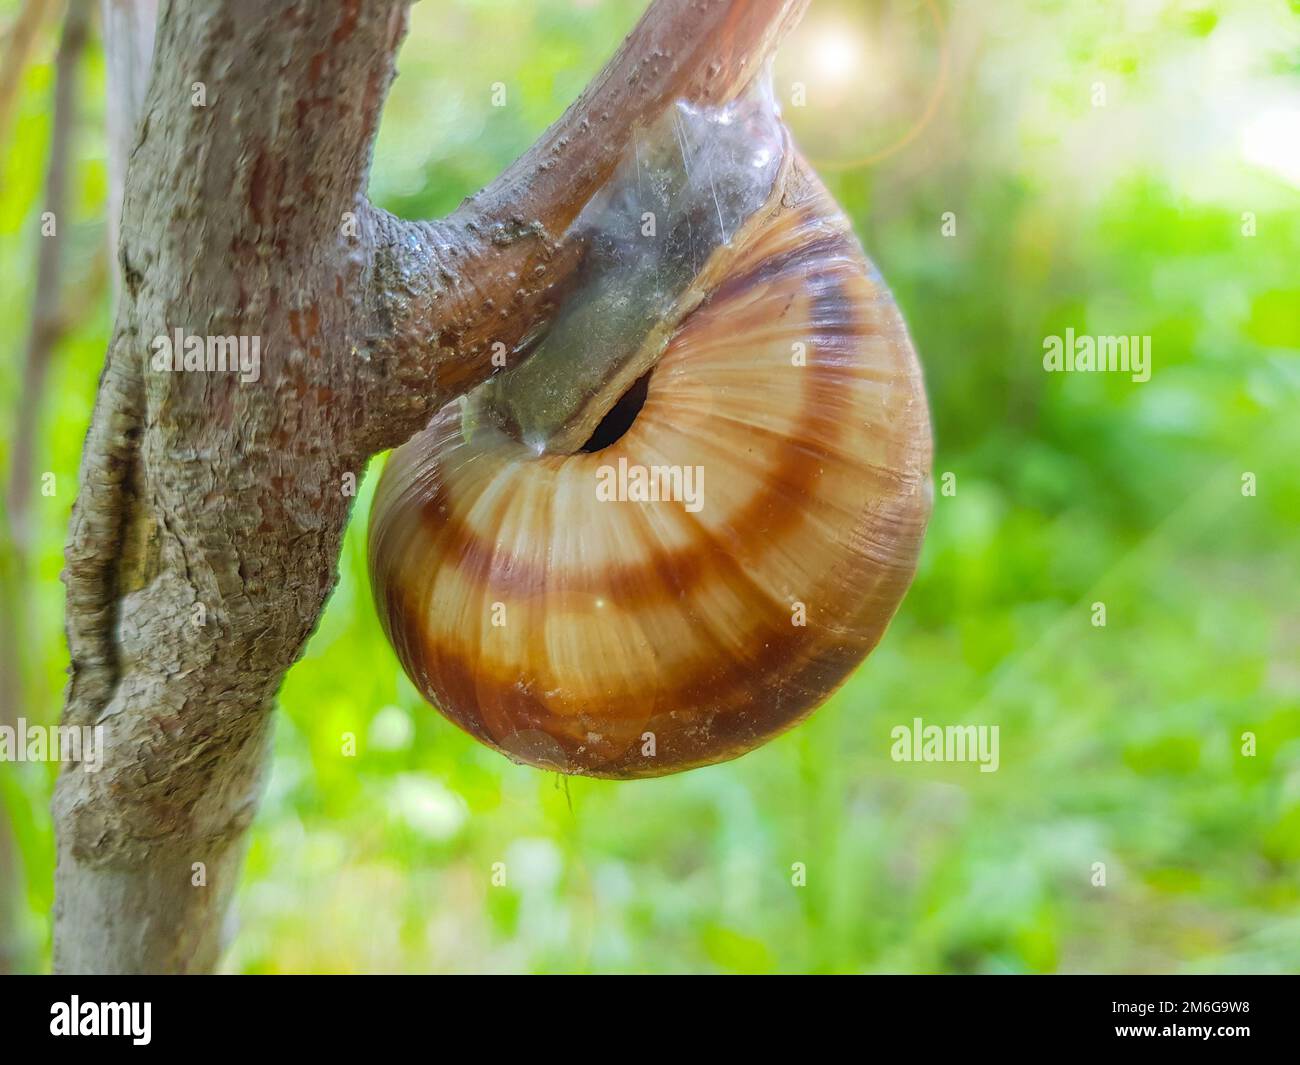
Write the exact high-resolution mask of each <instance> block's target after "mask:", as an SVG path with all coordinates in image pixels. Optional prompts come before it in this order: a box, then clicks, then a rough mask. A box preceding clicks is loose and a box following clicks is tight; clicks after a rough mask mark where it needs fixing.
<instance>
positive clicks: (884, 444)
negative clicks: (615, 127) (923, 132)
mask: <svg viewBox="0 0 1300 1065" xmlns="http://www.w3.org/2000/svg"><path fill="white" fill-rule="evenodd" d="M565 243H566V244H567V246H569V247H571V248H575V249H577V252H576V254H578V255H579V257H580V260H581V261H580V265H579V267H578V269H577V270H576V271H575V274H574V280H573V283H572V285H571V286H570V288H569V289H568V290H567V291H566V293H565V296H564V299H563V302H562V305H561V306H560V307H559V309H558V310H557V312H556V313H555V315H554V316H553V317H552V320H551V322H550V325H549V327H548V328H547V330H546V332H545V334H544V335H542V336H540V337H532V338H529V340H528V342H527V344H528V349H527V351H528V358H526V359H524V360H522V361H519V362H517V363H516V364H515V365H513V366H511V367H510V368H509V369H505V370H502V371H500V372H498V373H497V374H496V376H494V377H492V378H491V379H489V380H488V381H486V382H485V383H484V384H483V385H481V386H479V387H478V388H477V389H476V390H475V391H474V392H472V393H471V394H470V395H468V396H466V397H462V398H461V399H460V400H457V401H456V402H453V403H450V404H448V405H447V406H445V407H443V408H442V409H441V410H440V411H439V412H438V413H437V414H436V415H435V416H434V417H433V419H432V420H431V422H430V424H429V426H428V428H427V429H425V430H424V431H423V432H422V433H420V434H418V435H417V436H416V437H415V438H413V439H412V440H411V441H409V442H408V443H406V444H405V445H403V446H402V447H400V448H398V449H397V450H395V451H394V452H393V453H392V454H391V456H390V457H389V461H388V463H387V466H386V468H385V469H384V472H383V474H382V476H381V478H380V482H379V484H378V487H377V489H376V494H375V498H374V503H373V506H372V511H371V517H370V530H369V565H370V572H371V580H372V586H373V591H374V597H375V603H376V606H377V609H378V612H379V615H380V618H381V620H382V623H383V626H384V629H385V632H386V634H387V636H388V638H389V641H390V642H391V643H392V645H393V647H394V649H395V650H396V652H397V655H398V658H399V659H400V661H401V663H402V665H403V667H404V668H405V670H406V673H407V675H408V676H409V677H410V679H411V681H412V682H413V683H414V685H415V686H416V688H417V689H418V690H419V691H420V692H421V693H422V694H423V696H424V697H425V698H426V699H428V700H429V702H431V703H432V704H433V705H434V706H435V707H436V708H437V709H439V710H440V711H441V712H442V713H443V714H444V715H445V716H446V717H448V718H449V719H450V720H451V721H453V722H454V723H455V724H457V725H459V726H460V727H461V728H462V729H464V730H466V731H467V732H469V733H470V734H471V735H473V736H475V737H476V738H477V739H479V740H480V741H482V742H483V743H485V744H487V745H489V746H491V747H493V748H496V749H497V750H499V751H501V752H502V753H504V754H506V755H508V756H509V757H510V758H512V759H514V760H515V761H518V762H524V763H528V764H531V765H535V766H540V767H545V768H548V769H556V770H559V771H561V772H565V773H577V774H584V775H590V776H601V777H614V778H634V777H653V776H660V775H665V774H668V773H672V772H677V771H680V770H685V769H690V768H694V767H698V766H703V765H709V764H712V763H716V762H721V761H724V760H727V759H730V758H735V757H737V756H739V755H742V754H744V753H746V752H748V751H750V750H753V749H754V748H755V747H758V746H759V745H761V744H762V743H764V742H766V741H767V740H768V739H770V738H772V737H774V736H776V735H777V734H779V733H781V732H783V731H785V730H786V729H789V728H791V727H792V726H794V725H795V724H797V723H798V722H799V721H801V720H803V719H804V718H805V717H806V716H807V715H809V714H810V713H811V712H812V711H813V710H814V709H816V708H817V707H818V706H819V705H821V704H822V703H823V702H824V701H825V700H826V698H827V697H828V696H829V695H830V693H831V692H833V691H834V690H835V689H836V688H837V687H838V686H839V685H840V684H841V683H842V682H843V680H844V679H845V678H846V677H847V676H848V675H849V674H850V673H851V672H852V671H853V670H854V668H855V667H856V666H857V665H858V664H859V663H860V662H861V661H862V660H863V659H864V658H865V657H866V656H867V654H868V653H869V652H870V651H871V650H872V649H873V648H874V647H875V646H876V644H877V643H878V641H879V640H880V638H881V636H882V635H883V633H884V631H885V628H886V626H887V625H888V623H889V621H890V620H891V618H892V616H893V614H894V612H895V610H896V609H897V607H898V605H899V603H900V601H901V600H902V597H903V595H904V593H905V591H906V589H907V587H908V585H909V583H910V581H911V578H912V575H913V573H914V570H915V566H916V560H917V555H918V552H919V549H920V544H921V540H922V537H923V534H924V530H925V524H926V521H927V519H928V516H929V511H930V503H931V487H930V451H931V447H930V428H929V417H928V412H927V407H926V401H925V393H924V390H923V387H922V379H921V371H920V367H919V364H918V362H917V359H916V356H915V353H914V351H913V347H912V343H911V340H910V338H909V335H908V332H907V328H906V326H905V324H904V322H903V319H902V317H901V315H900V313H899V311H898V309H897V307H896V305H895V303H894V301H893V299H892V297H891V296H890V294H889V291H888V290H887V288H886V287H885V284H884V282H883V280H882V279H881V277H880V275H879V274H878V273H877V272H876V270H875V268H874V267H873V266H872V265H871V263H870V262H869V261H868V259H867V258H866V256H865V254H864V253H863V251H862V248H861V246H860V245H859V243H858V241H857V239H856V238H855V237H854V235H853V233H852V230H851V228H850V224H849V221H848V219H847V218H846V217H845V215H844V213H843V212H842V211H841V210H840V208H839V207H838V206H837V205H836V204H835V202H834V201H833V200H832V198H831V196H830V195H829V193H828V192H827V190H826V189H825V187H824V186H823V185H822V184H821V183H820V181H819V180H818V179H817V177H816V176H815V175H814V174H813V172H812V171H811V169H810V167H809V166H808V164H807V162H806V161H805V160H803V159H802V158H801V157H800V156H799V155H798V153H797V152H796V151H795V150H794V148H793V146H792V142H791V139H790V136H789V134H788V132H787V130H786V129H785V127H784V126H783V125H782V123H781V121H780V117H779V113H778V110H777V108H776V106H775V104H774V102H773V100H772V96H771V88H770V79H769V77H768V76H766V75H765V76H762V77H757V78H755V79H754V82H753V84H752V85H751V86H750V87H749V88H747V89H746V90H745V91H744V92H742V93H740V94H738V95H737V96H736V97H735V98H734V99H732V100H730V101H729V102H727V103H725V104H721V105H716V106H713V107H707V108H706V107H695V106H692V105H691V104H690V103H689V102H685V101H679V102H678V103H677V104H676V105H675V106H674V107H672V108H671V109H670V110H669V112H668V113H667V114H665V115H664V116H663V117H662V118H661V119H659V120H658V121H656V122H654V123H652V124H650V125H648V126H647V127H646V128H644V129H642V130H639V131H637V133H636V136H635V137H634V138H633V144H632V146H631V148H630V149H629V151H628V153H627V157H626V158H625V159H623V160H622V162H621V163H620V165H619V166H618V168H617V169H616V171H615V173H614V174H613V176H612V178H611V179H610V181H609V183H608V185H607V187H606V188H605V189H603V190H602V192H601V193H600V194H599V195H598V196H597V197H595V198H594V199H593V200H592V201H591V202H590V203H588V204H587V206H586V207H585V208H584V209H583V211H582V212H581V214H580V215H579V217H578V218H577V220H576V221H575V222H574V223H573V226H572V228H571V230H570V232H569V233H567V234H566V235H565Z"/></svg>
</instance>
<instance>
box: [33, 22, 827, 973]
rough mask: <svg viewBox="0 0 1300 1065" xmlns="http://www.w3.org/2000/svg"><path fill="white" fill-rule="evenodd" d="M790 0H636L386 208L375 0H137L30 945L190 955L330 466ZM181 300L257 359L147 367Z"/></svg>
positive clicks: (296, 646)
mask: <svg viewBox="0 0 1300 1065" xmlns="http://www.w3.org/2000/svg"><path fill="white" fill-rule="evenodd" d="M802 6H803V0H752V2H744V0H713V2H707V0H660V2H659V3H657V4H656V5H655V6H654V8H653V9H652V10H651V11H650V13H649V14H648V15H647V16H646V18H645V19H644V20H643V21H642V23H641V24H640V25H639V26H638V27H637V29H636V30H635V31H634V32H633V34H632V35H631V36H630V37H629V39H628V40H627V42H625V44H624V47H623V49H622V50H621V51H620V52H619V54H618V55H617V56H616V57H615V58H614V59H613V60H612V61H611V63H610V65H609V67H608V68H607V69H606V71H605V72H604V73H603V74H602V75H601V76H600V77H599V78H598V79H597V80H596V81H595V82H593V84H592V86H591V88H589V89H588V90H587V92H586V93H585V94H584V95H583V97H582V98H581V99H580V100H579V101H578V102H577V103H576V104H575V105H574V106H573V107H572V108H571V109H570V110H569V111H568V112H567V113H566V114H565V116H564V117H563V118H562V119H560V121H559V122H558V123H557V124H556V125H555V126H554V127H553V128H552V129H551V130H550V131H548V132H547V133H546V134H545V135H544V136H543V138H542V139H541V140H540V141H539V142H538V144H537V145H536V146H534V148H533V149H532V150H531V151H530V152H529V153H527V154H526V155H525V156H524V157H523V158H522V159H521V160H520V161H519V162H518V163H516V164H515V165H514V166H513V167H511V168H510V169H509V170H507V171H506V173H505V174H503V175H502V177H501V178H500V179H499V180H498V182H496V183H494V184H493V185H492V186H491V187H490V188H489V189H487V190H485V191H484V192H483V193H481V194H479V195H478V196H477V197H472V198H471V199H470V200H468V201H467V202H466V204H465V205H464V206H463V207H462V208H461V209H460V210H459V211H458V212H456V214H454V215H453V216H452V217H450V218H449V219H446V220H444V221H442V222H439V223H413V222H404V221H401V220H398V219H396V218H393V217H392V216H390V215H388V214H386V213H384V212H382V211H378V210H376V209H375V208H373V207H371V206H370V205H369V203H368V202H367V201H366V200H365V197H364V185H365V179H366V174H367V170H368V166H369V160H370V150H371V142H372V139H373V136H374V132H375V128H376V126H377V124H378V119H379V114H380V110H381V107H382V103H383V99H384V96H385V93H386V91H387V88H388V85H389V82H390V81H391V78H392V74H393V57H394V54H395V51H396V49H397V46H398V43H399V41H400V39H401V36H402V33H403V30H404V26H405V13H406V4H405V3H404V2H402V0H371V2H362V0H341V2H338V3H325V2H322V0H310V2H309V0H298V2H291V0H243V2H241V0H175V2H167V0H164V3H163V5H162V9H161V11H160V14H159V21H158V27H157V40H156V45H155V48H154V62H153V73H152V81H151V83H150V85H149V89H148V94H147V96H146V98H145V103H144V113H143V116H142V119H141V123H140V127H139V133H138V142H137V144H136V145H135V147H134V150H133V152H132V154H131V162H130V169H129V173H128V176H127V180H126V193H125V200H124V206H123V212H122V224H121V246H120V266H121V270H122V277H123V286H122V295H121V299H120V302H119V307H118V316H117V325H116V328H115V332H114V336H113V339H112V342H111V344H110V346H109V351H108V356H107V361H106V366H105V370H104V375H103V378H102V380H101V385H100V393H99V397H98V400H97V404H96V409H95V414H94V418H93V422H92V425H91V429H90V432H89V435H88V438H87V442H86V448H85V453H84V456H83V462H82V472H81V482H80V494H79V496H78V499H77V502H76V505H75V507H74V511H73V519H72V526H71V530H70V536H69V542H68V547H67V567H66V570H65V580H66V583H67V588H68V618H67V625H68V639H69V645H70V649H71V656H72V668H71V682H70V684H69V688H68V695H67V706H66V709H65V723H69V724H79V725H94V724H101V725H103V726H104V729H105V736H104V740H105V755H104V768H103V769H102V770H101V771H100V772H98V773H87V772H85V771H84V770H83V769H82V768H80V767H75V768H72V769H69V770H68V771H67V772H65V773H64V774H63V775H62V776H61V778H60V780H59V783H58V786H57V789H56V794H55V801H54V809H55V817H56V823H57V828H58V837H59V849H58V870H57V874H56V896H57V903H56V912H55V966H56V968H57V969H59V970H64V971H78V972H140V971H146V972H155V971H156V972H195V971H205V970H208V969H210V968H212V967H213V965H214V964H215V962H216V959H217V957H218V955H219V952H220V948H221V943H222V935H221V928H222V923H223V915H224V914H225V913H226V911H227V908H228V904H229V901H230V897H231V895H232V893H233V891H234V888H235V885H236V881H237V877H238V870H239V864H240V857H241V853H242V844H243V839H244V835H245V832H246V829H247V828H248V825H249V823H250V821H251V819H252V817H253V815H254V813H255V810H256V806H257V799H258V795H259V790H260V786H261V780H262V773H263V768H264V766H265V763H266V754H267V746H268V737H269V733H270V724H271V722H270V710H271V706H272V702H273V699H274V696H275V693H276V691H277V690H278V688H279V686H280V683H281V680H282V679H283V677H284V674H285V672H286V671H287V670H288V668H289V666H290V665H291V664H292V663H293V662H294V661H295V660H296V659H297V658H298V657H299V655H300V654H301V652H302V649H303V646H304V644H305V643H306V640H307V638H308V637H309V635H310V634H311V632H312V630H313V628H314V627H315V625H316V623H317V620H318V619H319V617H320V613H321V610H322V608H323V606H324V603H325V601H326V598H327V597H328V595H329V593H330V591H331V589H332V587H333V585H334V581H335V577H336V564H337V560H338V554H339V548H340V543H341V539H342V535H343V530H344V527H345V525H346V523H347V520H348V514H349V510H350V506H351V502H352V495H351V492H350V488H351V486H352V484H353V483H354V479H355V480H359V479H360V476H361V473H362V471H363V468H364V465H365V463H366V461H367V459H368V458H369V457H370V456H371V455H373V454H374V453H376V452H377V451H379V450H382V449H384V448H387V447H391V446H393V445H396V444H399V443H401V442H402V441H404V440H405V439H406V438H408V437H409V436H410V435H411V434H412V433H414V432H416V431H418V430H419V429H421V428H423V426H424V424H425V423H426V422H427V420H428V417H429V415H430V414H431V413H432V412H433V411H434V410H436V409H437V408H438V407H439V406H441V405H442V404H443V403H445V402H446V401H447V400H448V399H450V398H453V397H454V396H456V395H458V394H460V393H462V392H464V391H465V390H467V389H468V388H470V387H472V386H473V385H474V384H476V383H478V382H479V381H481V380H482V379H484V378H485V377H486V376H487V375H488V373H489V372H490V371H491V365H490V361H489V359H490V351H491V345H492V343H493V342H494V341H498V340H499V341H501V342H503V343H505V344H506V345H507V346H508V347H514V346H515V345H516V344H517V343H518V342H519V341H520V340H521V339H522V338H523V337H525V336H526V335H527V334H528V333H529V331H530V329H531V328H532V327H533V326H534V325H535V324H536V323H537V322H538V321H539V320H541V319H542V318H544V317H545V315H546V314H547V313H548V310H549V306H550V304H551V303H552V302H553V301H554V300H555V299H556V298H558V294H559V293H560V292H561V291H562V287H563V282H564V276H565V271H566V270H567V269H568V268H569V266H570V265H571V262H570V259H569V258H567V257H566V256H565V255H564V246H563V239H562V234H563V230H564V228H565V226H566V225H567V224H568V222H569V221H570V220H571V219H572V218H573V217H574V216H575V214H576V213H577V211H578V210H580V209H581V206H582V205H583V204H584V203H585V202H586V200H587V199H588V198H589V197H590V196H591V195H592V193H593V192H594V191H595V190H596V189H597V188H598V187H599V185H600V183H601V181H602V179H603V178H604V176H605V175H606V174H608V172H609V171H610V169H611V168H612V166H613V165H614V163H615V161H616V160H617V158H618V156H619V154H620V153H621V152H622V150H623V147H624V146H625V145H626V143H627V141H628V138H629V136H630V134H631V132H632V130H633V128H634V127H635V125H636V124H637V123H638V122H639V121H641V120H643V119H644V118H646V117H647V116H649V115H653V114H654V113H656V112H657V111H658V109H660V108H662V107H663V106H665V104H666V103H667V102H668V101H669V100H671V99H673V98H674V97H677V96H692V97H696V98H700V99H715V98H718V97H720V96H725V95H727V94H729V93H731V92H734V91H736V89H737V88H738V87H739V86H740V85H742V84H743V83H744V82H745V81H746V80H747V79H748V76H749V74H750V73H751V72H752V71H753V70H754V69H755V68H756V66H757V65H758V63H759V62H760V60H761V57H762V55H763V54H764V53H765V52H766V51H767V50H768V49H770V47H771V46H772V45H773V44H774V41H775V37H776V34H777V33H778V32H779V30H780V29H782V28H784V27H786V26H787V25H788V24H789V22H790V21H791V20H792V18H793V17H794V16H795V15H797V14H798V12H799V10H800V9H801V8H802ZM196 81H202V82H204V83H205V84H206V86H207V91H208V103H207V106H206V107H200V108H196V107H193V106H192V105H191V86H192V84H193V83H194V82H196ZM178 327H179V328H181V329H183V330H184V331H185V332H186V333H187V334H193V335H203V336H207V335H220V336H239V335H244V336H253V335H256V336H259V337H260V338H261V355H262V359H261V375H260V379H259V380H258V381H256V382H255V383H253V382H248V383H241V381H240V378H239V375H238V374H236V373H230V372H226V373H222V372H207V373H199V372H179V373H177V372H163V371H157V370H154V369H152V368H151V367H150V364H149V360H150V347H149V345H150V341H151V340H152V338H153V337H155V336H157V335H163V334H169V333H170V332H171V331H172V330H173V329H175V328H178ZM196 863H203V869H204V879H205V881H206V886H201V887H200V886H195V885H194V884H193V880H194V879H195V872H194V870H195V867H196Z"/></svg>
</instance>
